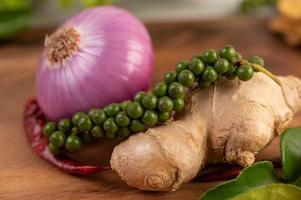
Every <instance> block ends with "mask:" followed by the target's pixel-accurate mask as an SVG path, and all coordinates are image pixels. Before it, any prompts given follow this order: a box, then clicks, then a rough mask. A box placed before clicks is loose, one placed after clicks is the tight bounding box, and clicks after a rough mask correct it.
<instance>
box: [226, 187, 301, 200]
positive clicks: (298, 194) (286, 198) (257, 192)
mask: <svg viewBox="0 0 301 200" xmlns="http://www.w3.org/2000/svg"><path fill="white" fill-rule="evenodd" d="M267 199H268V200H279V199H281V200H299V199H301V189H300V188H298V187H296V186H294V185H289V184H271V185H267V186H263V187H260V188H257V189H254V190H251V191H249V192H247V193H244V194H241V195H238V196H236V197H234V198H232V199H231V200H267Z"/></svg>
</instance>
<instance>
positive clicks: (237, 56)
mask: <svg viewBox="0 0 301 200" xmlns="http://www.w3.org/2000/svg"><path fill="white" fill-rule="evenodd" d="M241 60H242V55H241V54H240V53H238V52H236V54H235V58H234V61H233V62H239V61H241Z"/></svg>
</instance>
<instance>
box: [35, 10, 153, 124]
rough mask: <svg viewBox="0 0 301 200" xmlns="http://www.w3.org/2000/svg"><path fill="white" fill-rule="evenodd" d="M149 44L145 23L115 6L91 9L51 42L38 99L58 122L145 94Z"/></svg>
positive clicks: (149, 72)
mask: <svg viewBox="0 0 301 200" xmlns="http://www.w3.org/2000/svg"><path fill="white" fill-rule="evenodd" d="M152 64H153V51H152V45H151V39H150V37H149V34H148V32H147V30H146V29H145V27H144V26H143V24H142V23H141V22H140V21H139V20H138V19H136V18H135V17H134V16H132V15H131V14H130V13H128V12H127V11H125V10H122V9H120V8H117V7H113V6H104V7H98V8H93V9H87V10H84V11H83V12H81V13H80V14H78V15H76V16H74V17H72V18H71V19H70V20H68V21H67V22H65V23H64V24H63V25H61V26H60V27H59V28H58V30H57V31H56V32H55V33H54V34H53V35H51V36H50V37H47V38H46V40H45V49H44V51H43V53H42V55H41V60H40V64H39V70H38V74H37V81H36V84H37V99H38V102H39V105H40V106H41V108H42V110H43V112H44V113H45V115H46V117H47V118H48V119H50V120H54V121H57V120H59V119H61V118H64V117H70V116H71V115H72V114H74V113H75V112H78V111H83V112H86V111H88V110H89V109H91V108H93V107H99V108H101V107H103V106H105V105H107V104H109V103H112V102H121V101H123V100H127V99H130V98H132V97H133V95H134V94H135V93H136V92H137V91H139V90H147V89H148V88H149V86H150V82H151V77H152Z"/></svg>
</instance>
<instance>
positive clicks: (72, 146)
mask: <svg viewBox="0 0 301 200" xmlns="http://www.w3.org/2000/svg"><path fill="white" fill-rule="evenodd" d="M81 146H82V141H81V139H80V138H79V137H78V136H76V135H69V136H68V137H67V139H66V144H65V147H66V149H67V150H68V151H71V152H74V151H77V150H79V149H80V148H81Z"/></svg>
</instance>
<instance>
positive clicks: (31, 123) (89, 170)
mask: <svg viewBox="0 0 301 200" xmlns="http://www.w3.org/2000/svg"><path fill="white" fill-rule="evenodd" d="M23 117H24V127H25V132H26V137H27V141H28V143H29V144H30V146H31V148H32V151H33V152H34V153H35V154H37V155H39V156H40V157H41V158H43V159H44V160H46V161H48V162H49V163H51V164H52V165H54V166H55V167H57V168H59V169H60V170H62V171H63V172H66V173H69V174H78V175H88V174H93V173H96V172H100V171H103V170H109V169H110V167H109V166H91V165H84V164H81V163H78V162H76V161H74V160H71V159H70V158H67V157H55V156H53V155H52V154H51V153H50V152H49V150H48V148H47V144H48V141H47V138H46V137H45V136H44V134H43V126H44V124H45V122H46V119H45V116H44V114H43V113H42V111H41V109H40V107H39V105H38V102H37V101H36V99H34V98H33V99H30V100H29V101H28V102H27V103H26V105H25V110H24V116H23Z"/></svg>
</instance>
